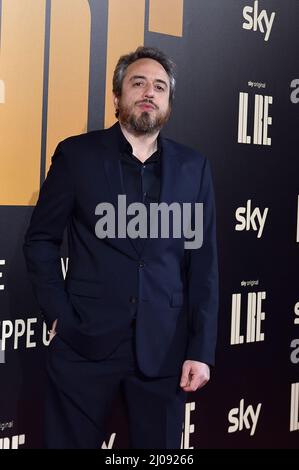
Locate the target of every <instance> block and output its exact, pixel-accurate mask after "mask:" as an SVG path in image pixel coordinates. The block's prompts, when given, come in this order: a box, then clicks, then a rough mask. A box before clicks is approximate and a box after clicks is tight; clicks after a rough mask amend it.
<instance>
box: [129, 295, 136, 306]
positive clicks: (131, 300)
mask: <svg viewBox="0 0 299 470" xmlns="http://www.w3.org/2000/svg"><path fill="white" fill-rule="evenodd" d="M130 302H131V304H136V302H137V297H135V296H134V295H132V296H131V297H130Z"/></svg>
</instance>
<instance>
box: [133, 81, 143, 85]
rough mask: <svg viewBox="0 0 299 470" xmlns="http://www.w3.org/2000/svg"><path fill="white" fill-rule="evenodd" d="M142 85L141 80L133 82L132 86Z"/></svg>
mask: <svg viewBox="0 0 299 470" xmlns="http://www.w3.org/2000/svg"><path fill="white" fill-rule="evenodd" d="M141 85H142V82H135V83H134V86H141Z"/></svg>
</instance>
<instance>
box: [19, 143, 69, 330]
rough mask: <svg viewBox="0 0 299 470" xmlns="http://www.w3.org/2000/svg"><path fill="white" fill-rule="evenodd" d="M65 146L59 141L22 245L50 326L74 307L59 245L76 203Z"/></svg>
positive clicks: (41, 306)
mask: <svg viewBox="0 0 299 470" xmlns="http://www.w3.org/2000/svg"><path fill="white" fill-rule="evenodd" d="M62 147H63V144H59V145H58V146H57V148H56V151H55V153H54V155H53V157H52V162H51V166H50V169H49V171H48V175H47V177H46V180H45V181H44V183H43V185H42V187H41V190H40V193H39V198H38V202H37V204H36V207H35V208H34V210H33V213H32V216H31V221H30V225H29V227H28V230H27V232H26V235H25V242H24V245H23V251H24V256H25V260H26V265H27V270H28V273H29V278H30V280H31V282H32V285H33V290H34V293H35V296H36V299H37V302H38V304H39V306H40V308H41V313H42V315H43V316H44V318H45V321H46V323H47V326H48V327H49V328H50V327H51V325H52V322H53V321H54V320H55V319H56V318H58V319H59V317H60V316H61V315H64V314H67V312H68V311H70V310H72V305H71V303H70V302H69V300H68V295H67V292H66V291H65V288H64V279H63V275H62V269H61V255H60V246H61V243H62V240H63V233H64V229H65V227H66V225H67V223H68V219H69V217H70V214H71V211H72V207H73V204H74V182H73V178H72V175H71V171H70V168H69V166H68V162H67V157H66V155H65V154H64V153H63V150H62Z"/></svg>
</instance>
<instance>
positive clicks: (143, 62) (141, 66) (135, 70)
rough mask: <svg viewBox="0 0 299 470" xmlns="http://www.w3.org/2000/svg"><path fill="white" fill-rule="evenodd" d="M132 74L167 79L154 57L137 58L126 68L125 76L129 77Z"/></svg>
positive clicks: (164, 71) (162, 68)
mask: <svg viewBox="0 0 299 470" xmlns="http://www.w3.org/2000/svg"><path fill="white" fill-rule="evenodd" d="M133 75H144V76H146V75H153V76H155V78H157V79H159V78H160V79H163V80H166V79H167V81H169V78H168V75H167V72H166V70H165V69H164V67H163V66H162V65H161V64H160V63H159V62H158V61H156V60H154V59H147V58H145V59H138V60H136V61H135V62H133V63H132V64H130V65H129V66H128V68H127V73H126V77H127V78H128V79H130V77H132V76H133Z"/></svg>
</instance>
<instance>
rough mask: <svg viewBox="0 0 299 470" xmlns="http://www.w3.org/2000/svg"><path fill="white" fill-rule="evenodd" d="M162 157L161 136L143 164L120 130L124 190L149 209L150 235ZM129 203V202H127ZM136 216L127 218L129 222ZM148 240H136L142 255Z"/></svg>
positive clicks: (133, 297)
mask: <svg viewBox="0 0 299 470" xmlns="http://www.w3.org/2000/svg"><path fill="white" fill-rule="evenodd" d="M161 155H162V144H161V138H160V135H159V136H158V139H157V150H156V152H154V153H153V154H152V155H151V156H150V157H149V158H148V159H147V160H145V161H144V162H141V161H140V160H139V159H138V158H137V157H135V155H133V149H132V146H131V144H130V143H129V142H128V141H127V139H126V138H125V136H124V134H123V133H122V131H121V128H119V156H120V161H121V172H122V181H123V189H124V191H125V193H126V194H127V195H128V196H129V197H130V201H132V202H142V203H143V204H145V206H146V207H147V214H148V224H147V230H148V233H149V222H150V220H149V213H150V212H149V204H150V203H152V202H156V203H158V202H159V198H160V189H161ZM127 202H128V201H127ZM133 217H135V216H133V215H132V216H127V221H129V220H130V219H131V218H133ZM145 241H146V240H145V239H142V238H136V239H134V244H135V246H136V247H137V250H138V251H139V253H140V254H141V250H142V247H143V244H144V242H145ZM131 294H132V295H131V296H130V302H131V305H132V318H133V319H135V318H136V314H137V304H138V297H137V293H131Z"/></svg>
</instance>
